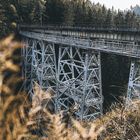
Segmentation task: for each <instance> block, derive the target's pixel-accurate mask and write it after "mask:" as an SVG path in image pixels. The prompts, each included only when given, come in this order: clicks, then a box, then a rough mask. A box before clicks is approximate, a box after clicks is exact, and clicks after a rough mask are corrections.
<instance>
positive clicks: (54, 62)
mask: <svg viewBox="0 0 140 140" xmlns="http://www.w3.org/2000/svg"><path fill="white" fill-rule="evenodd" d="M19 33H20V35H21V36H22V39H23V41H24V43H25V46H26V47H24V48H23V50H22V55H23V56H24V58H25V59H24V70H23V74H24V77H25V78H26V85H25V88H26V90H28V91H29V93H30V94H31V95H32V94H33V91H32V90H33V86H34V83H38V84H39V85H40V87H41V88H42V89H43V90H47V88H48V87H52V88H53V90H54V91H55V92H56V95H55V109H56V111H61V110H64V111H68V110H69V108H70V107H71V106H73V105H74V104H77V105H78V110H77V112H76V113H75V115H76V117H77V118H79V119H81V120H83V119H85V120H91V119H95V118H97V117H98V116H100V115H101V114H102V112H103V107H102V104H103V95H102V74H101V73H102V72H101V53H102V52H104V53H109V54H117V55H121V56H127V57H129V58H131V60H132V62H131V68H130V76H129V80H128V81H129V82H128V91H127V95H126V103H127V104H130V103H131V101H132V100H133V99H137V98H138V99H140V63H139V62H140V61H139V59H140V31H139V30H137V29H109V28H108V29H103V28H98V29H97V28H87V27H67V26H44V27H43V26H41V27H39V26H25V25H21V26H19Z"/></svg>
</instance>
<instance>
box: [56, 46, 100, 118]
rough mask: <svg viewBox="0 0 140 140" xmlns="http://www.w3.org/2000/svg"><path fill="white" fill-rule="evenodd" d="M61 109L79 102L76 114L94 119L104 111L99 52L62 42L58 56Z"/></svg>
mask: <svg viewBox="0 0 140 140" xmlns="http://www.w3.org/2000/svg"><path fill="white" fill-rule="evenodd" d="M57 77H58V81H59V84H58V91H57V92H58V100H57V106H58V110H65V111H68V110H69V109H70V108H71V107H73V106H76V105H78V106H77V112H76V113H75V115H76V117H77V118H79V119H81V120H83V119H86V120H91V119H95V118H97V116H100V115H101V114H102V103H103V97H102V86H101V62H100V53H97V52H94V51H88V50H84V49H79V48H74V47H68V46H62V47H60V48H59V60H58V73H57Z"/></svg>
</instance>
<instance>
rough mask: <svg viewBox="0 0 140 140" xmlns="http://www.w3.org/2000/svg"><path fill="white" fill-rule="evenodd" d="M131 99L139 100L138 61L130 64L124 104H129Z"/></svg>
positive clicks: (139, 67)
mask: <svg viewBox="0 0 140 140" xmlns="http://www.w3.org/2000/svg"><path fill="white" fill-rule="evenodd" d="M133 99H140V61H138V60H133V61H132V62H131V68H130V75H129V83H128V91H127V96H126V103H127V104H130V103H131V102H132V100H133Z"/></svg>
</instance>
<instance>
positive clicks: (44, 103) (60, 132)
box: [0, 37, 140, 140]
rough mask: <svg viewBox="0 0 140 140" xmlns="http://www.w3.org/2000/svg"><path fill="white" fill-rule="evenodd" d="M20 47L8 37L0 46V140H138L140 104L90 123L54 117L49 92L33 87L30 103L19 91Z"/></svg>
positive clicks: (139, 134) (134, 104)
mask: <svg viewBox="0 0 140 140" xmlns="http://www.w3.org/2000/svg"><path fill="white" fill-rule="evenodd" d="M21 46H22V45H21V44H19V43H16V42H14V41H13V39H12V37H9V38H7V39H5V40H3V41H1V42H0V64H1V67H0V90H1V92H0V95H1V96H0V97H1V98H0V140H140V101H134V103H133V104H132V105H131V108H129V109H125V108H124V107H122V108H121V107H118V108H117V107H116V108H115V109H113V110H112V112H109V113H108V114H106V115H104V116H103V117H101V118H100V119H97V120H95V121H93V122H79V121H76V120H74V119H73V118H72V115H71V113H69V114H68V115H67V117H68V118H67V120H69V121H64V119H66V116H64V115H63V112H61V113H60V114H54V113H53V112H54V110H52V102H51V100H52V96H53V90H52V89H50V88H49V89H48V90H47V91H42V90H41V89H40V87H39V86H38V85H36V86H35V88H34V96H33V98H32V102H31V103H30V102H29V100H28V96H27V95H28V94H26V93H25V92H24V90H23V89H21V87H22V84H23V78H21V61H20V59H21V56H20V49H21ZM67 123H69V124H67Z"/></svg>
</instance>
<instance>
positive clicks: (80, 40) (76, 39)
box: [20, 27, 140, 58]
mask: <svg viewBox="0 0 140 140" xmlns="http://www.w3.org/2000/svg"><path fill="white" fill-rule="evenodd" d="M89 31H90V30H89V29H88V30H86V29H84V28H83V30H80V29H77V28H74V29H73V30H72V29H69V30H68V29H66V28H65V29H63V28H61V29H59V28H54V29H53V28H52V27H51V28H40V29H39V28H25V27H24V28H21V30H20V34H21V35H23V36H26V37H29V38H32V39H38V40H44V41H47V42H52V43H56V44H62V45H70V46H73V47H79V48H83V49H94V50H96V51H101V52H106V53H113V54H118V55H123V56H129V57H133V58H140V45H139V43H140V31H139V30H127V31H126V30H123V31H121V32H120V31H119V30H115V31H114V32H113V30H110V31H108V32H107V30H98V31H96V32H95V30H94V29H93V30H91V31H90V32H89Z"/></svg>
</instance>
